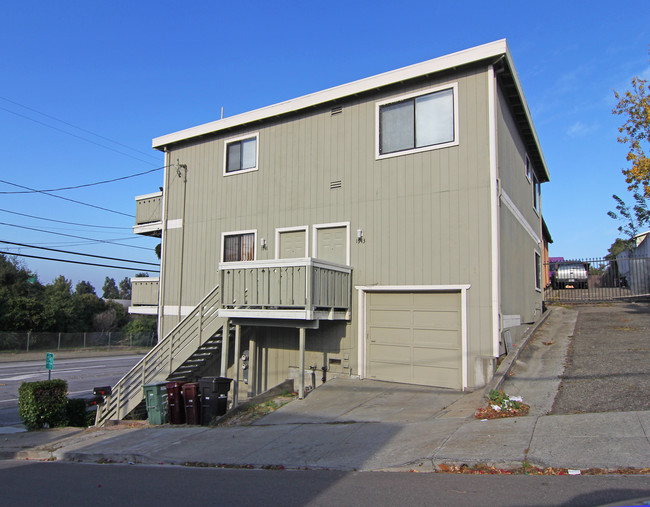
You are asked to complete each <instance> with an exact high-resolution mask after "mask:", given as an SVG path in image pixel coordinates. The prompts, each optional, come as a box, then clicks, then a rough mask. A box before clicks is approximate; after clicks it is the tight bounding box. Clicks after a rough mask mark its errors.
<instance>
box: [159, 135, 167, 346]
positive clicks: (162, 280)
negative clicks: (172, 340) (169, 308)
mask: <svg viewBox="0 0 650 507" xmlns="http://www.w3.org/2000/svg"><path fill="white" fill-rule="evenodd" d="M164 163H165V170H164V172H163V196H162V197H163V198H162V212H161V217H160V218H161V224H160V225H161V237H160V281H159V283H158V340H160V337H161V336H160V335H161V334H164V331H163V321H164V311H165V300H164V295H165V252H166V250H167V248H166V243H167V210H168V209H169V202H168V199H169V197H168V196H169V187H168V185H169V177H168V175H167V171H168V170H169V152H168V151H167V147H165V162H164Z"/></svg>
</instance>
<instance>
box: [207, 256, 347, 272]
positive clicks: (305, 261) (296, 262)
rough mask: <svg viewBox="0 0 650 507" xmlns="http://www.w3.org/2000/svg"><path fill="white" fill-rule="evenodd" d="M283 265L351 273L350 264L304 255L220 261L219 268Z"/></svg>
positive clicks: (275, 266) (274, 266)
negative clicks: (296, 257)
mask: <svg viewBox="0 0 650 507" xmlns="http://www.w3.org/2000/svg"><path fill="white" fill-rule="evenodd" d="M285 266H305V267H311V266H313V267H317V268H327V269H330V270H332V271H340V272H342V273H351V272H352V268H350V266H344V265H343V264H337V263H335V262H330V261H324V260H322V259H315V258H314V257H305V258H302V259H300V258H298V259H264V260H260V261H237V262H220V263H219V270H220V271H222V270H224V269H247V268H261V267H267V268H281V267H285Z"/></svg>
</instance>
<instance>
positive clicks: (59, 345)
mask: <svg viewBox="0 0 650 507" xmlns="http://www.w3.org/2000/svg"><path fill="white" fill-rule="evenodd" d="M56 350H61V333H59V343H57V345H56Z"/></svg>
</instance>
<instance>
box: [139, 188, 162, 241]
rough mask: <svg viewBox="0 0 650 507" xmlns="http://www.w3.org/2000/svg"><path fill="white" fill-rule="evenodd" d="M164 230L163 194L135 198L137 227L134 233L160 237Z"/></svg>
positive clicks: (155, 193)
mask: <svg viewBox="0 0 650 507" xmlns="http://www.w3.org/2000/svg"><path fill="white" fill-rule="evenodd" d="M161 230H162V192H154V193H153V194H146V195H140V196H138V197H136V198H135V226H134V227H133V232H135V233H136V234H145V235H148V236H160V231H161Z"/></svg>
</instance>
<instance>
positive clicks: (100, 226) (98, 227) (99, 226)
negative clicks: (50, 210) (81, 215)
mask: <svg viewBox="0 0 650 507" xmlns="http://www.w3.org/2000/svg"><path fill="white" fill-rule="evenodd" d="M10 193H12V192H0V194H10ZM16 193H18V192H16ZM0 211H4V212H5V213H11V214H12V215H20V216H22V217H28V218H35V219H36V220H46V221H48V222H56V223H59V224H67V225H79V226H81V227H95V228H97V229H119V230H126V229H131V228H130V227H114V226H110V225H93V224H80V223H78V222H66V221H64V220H54V219H53V218H45V217H37V216H34V215H28V214H26V213H19V212H18V211H9V210H8V209H2V208H0Z"/></svg>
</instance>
